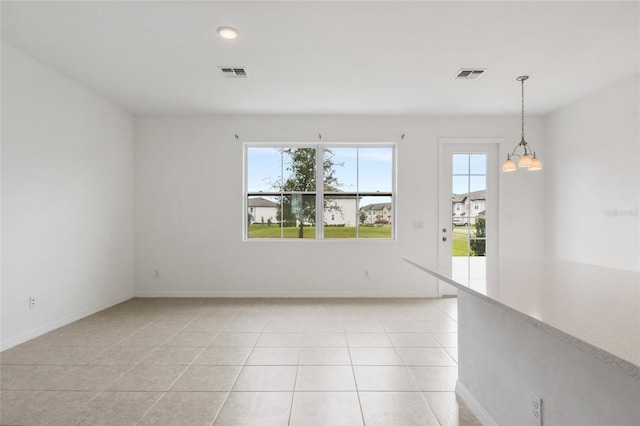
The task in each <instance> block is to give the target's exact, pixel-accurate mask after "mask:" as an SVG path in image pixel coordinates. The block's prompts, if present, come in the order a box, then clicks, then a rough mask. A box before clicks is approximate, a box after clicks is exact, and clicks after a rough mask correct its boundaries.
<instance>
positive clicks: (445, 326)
mask: <svg viewBox="0 0 640 426" xmlns="http://www.w3.org/2000/svg"><path fill="white" fill-rule="evenodd" d="M423 323H424V331H426V332H427V333H457V331H458V324H457V323H456V322H455V321H453V320H446V321H423ZM436 340H437V339H436Z"/></svg>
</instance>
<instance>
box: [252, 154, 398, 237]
mask: <svg viewBox="0 0 640 426" xmlns="http://www.w3.org/2000/svg"><path fill="white" fill-rule="evenodd" d="M393 157H394V147H393V146H390V145H384V146H371V145H362V146H348V147H346V146H324V145H317V146H304V145H303V146H281V147H277V146H269V147H265V146H262V145H261V146H247V147H246V170H245V172H246V207H247V210H246V211H247V218H246V220H247V222H246V223H247V226H246V229H247V231H246V237H247V238H323V239H331V238H382V239H390V238H393V235H394V233H393V226H394V223H393V222H394V221H393V187H394V178H393V177H394V169H393V167H394V166H393V165H394V161H393ZM318 224H320V225H321V226H318Z"/></svg>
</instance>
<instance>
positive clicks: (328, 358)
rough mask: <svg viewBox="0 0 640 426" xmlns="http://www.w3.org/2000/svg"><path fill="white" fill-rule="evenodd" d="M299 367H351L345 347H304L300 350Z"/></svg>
mask: <svg viewBox="0 0 640 426" xmlns="http://www.w3.org/2000/svg"><path fill="white" fill-rule="evenodd" d="M299 364H300V365H351V358H350V357H349V350H348V349H347V348H346V347H342V348H331V347H324V348H318V347H305V348H301V349H300V361H299Z"/></svg>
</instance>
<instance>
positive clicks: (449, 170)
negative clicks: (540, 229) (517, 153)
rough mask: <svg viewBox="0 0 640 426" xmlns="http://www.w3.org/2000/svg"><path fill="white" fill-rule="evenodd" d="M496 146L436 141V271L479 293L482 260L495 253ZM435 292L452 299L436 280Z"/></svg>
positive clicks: (453, 291)
mask: <svg viewBox="0 0 640 426" xmlns="http://www.w3.org/2000/svg"><path fill="white" fill-rule="evenodd" d="M499 143H500V140H496V139H441V140H440V171H439V175H440V182H439V203H438V204H439V222H440V226H439V229H438V234H439V240H440V241H439V248H438V257H439V261H440V268H442V269H444V270H446V271H451V276H452V277H453V278H454V279H455V280H456V281H458V282H462V283H464V284H465V285H468V286H470V287H472V288H474V289H477V290H479V291H482V290H483V289H484V285H485V278H486V264H487V263H486V260H487V257H489V258H495V256H496V255H497V253H498V248H497V241H498V238H497V235H498V233H497V224H498V208H497V206H498V200H497V197H498V185H497V183H498V161H497V151H498V146H499ZM438 293H439V295H440V296H453V295H455V294H456V289H455V287H453V286H451V285H449V284H447V283H445V282H442V281H441V282H440V283H439V291H438Z"/></svg>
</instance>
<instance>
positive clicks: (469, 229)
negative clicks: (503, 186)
mask: <svg viewBox="0 0 640 426" xmlns="http://www.w3.org/2000/svg"><path fill="white" fill-rule="evenodd" d="M486 173H487V155H486V154H477V153H454V154H452V176H451V182H452V188H451V193H452V196H451V199H452V207H451V211H452V232H451V256H452V265H451V266H452V275H453V278H454V279H456V280H458V281H460V282H462V283H465V284H467V285H469V286H473V284H474V282H479V281H482V280H484V278H485V269H486V267H485V265H486V262H485V256H486V215H487V176H486Z"/></svg>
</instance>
